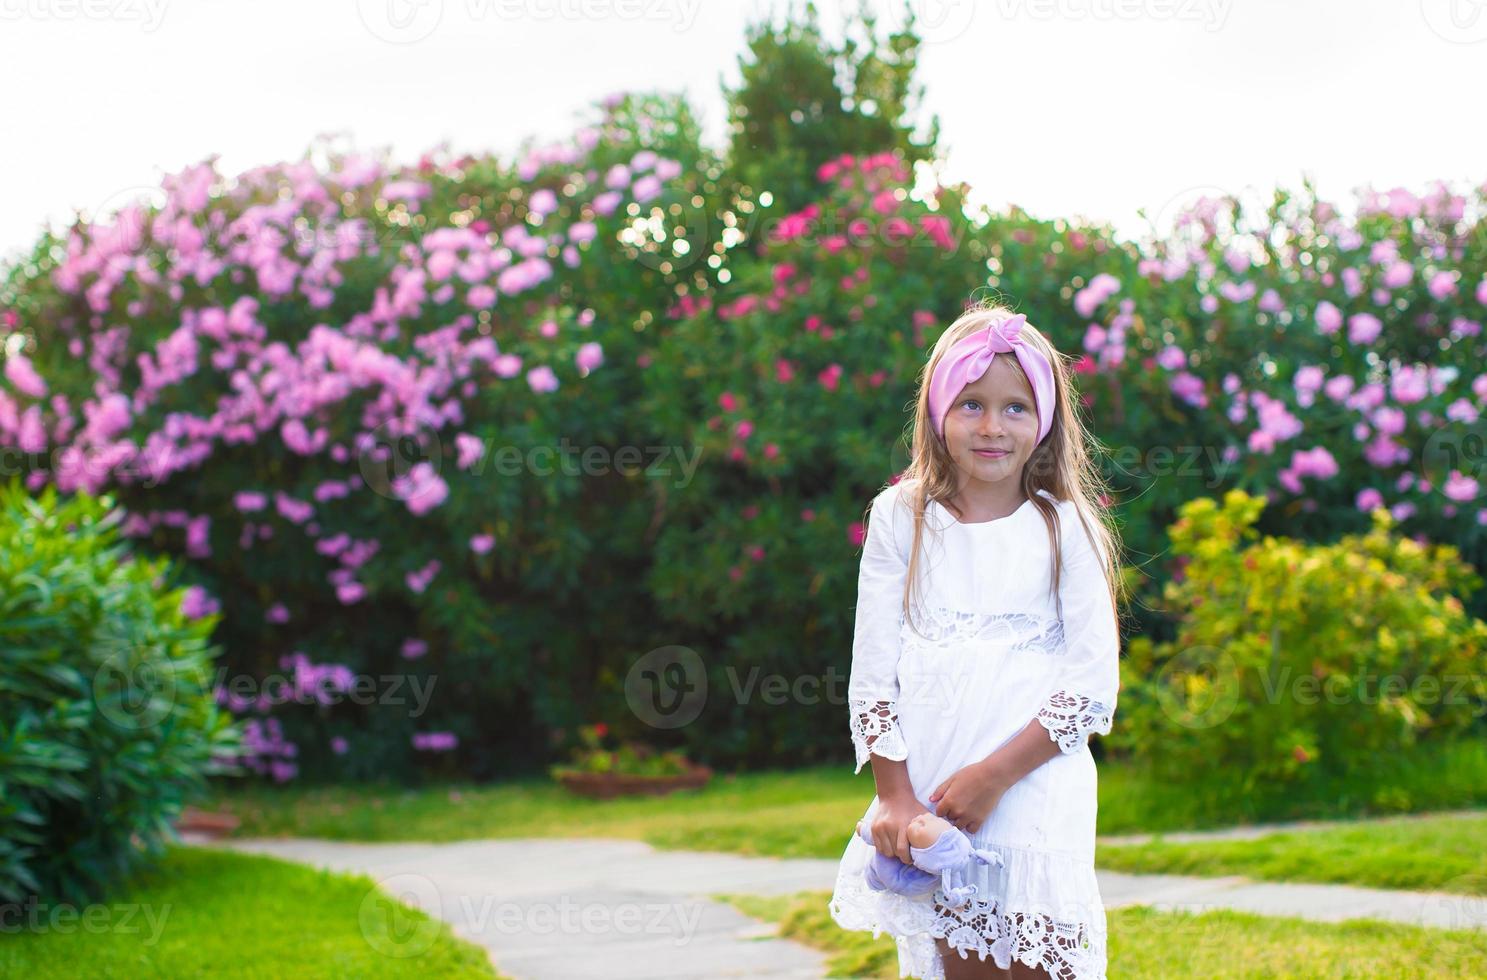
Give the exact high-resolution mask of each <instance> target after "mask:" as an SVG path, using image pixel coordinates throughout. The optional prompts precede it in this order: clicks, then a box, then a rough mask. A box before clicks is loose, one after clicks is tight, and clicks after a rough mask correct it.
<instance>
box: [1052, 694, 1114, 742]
mask: <svg viewBox="0 0 1487 980" xmlns="http://www.w3.org/2000/svg"><path fill="white" fill-rule="evenodd" d="M1113 715H1114V712H1112V711H1111V710H1110V707H1109V706H1108V705H1105V704H1101V703H1100V702H1099V701H1094V700H1091V699H1090V698H1087V697H1085V696H1084V695H1082V694H1070V693H1068V692H1067V691H1055V692H1054V693H1052V694H1050V695H1049V696H1048V700H1046V701H1044V702H1043V707H1041V708H1039V709H1038V715H1037V718H1038V721H1039V722H1041V723H1042V725H1043V727H1044V728H1046V729H1048V737H1049V738H1051V739H1053V741H1055V742H1057V743H1058V747H1059V751H1060V752H1064V753H1068V752H1075V751H1078V749H1079V748H1080V747H1081V746H1083V745H1084V744H1085V743H1086V742H1087V741H1088V740H1089V736H1090V733H1091V732H1094V733H1096V734H1099V735H1109V734H1110V725H1111V721H1112V716H1113Z"/></svg>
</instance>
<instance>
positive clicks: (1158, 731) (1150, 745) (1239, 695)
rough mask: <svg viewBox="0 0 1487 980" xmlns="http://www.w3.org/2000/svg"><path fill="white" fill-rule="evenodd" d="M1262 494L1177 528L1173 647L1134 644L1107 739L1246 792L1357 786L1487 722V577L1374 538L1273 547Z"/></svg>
mask: <svg viewBox="0 0 1487 980" xmlns="http://www.w3.org/2000/svg"><path fill="white" fill-rule="evenodd" d="M1264 507H1265V501H1264V499H1263V498H1261V497H1253V496H1250V495H1249V494H1246V493H1245V492H1244V491H1242V490H1231V491H1229V492H1228V493H1226V494H1225V495H1224V497H1223V500H1222V502H1219V501H1216V500H1214V499H1212V498H1207V497H1204V498H1199V499H1196V500H1193V501H1191V502H1189V503H1187V504H1185V505H1184V506H1183V507H1182V508H1181V517H1180V518H1179V520H1178V521H1177V522H1176V523H1175V524H1173V526H1172V528H1171V529H1170V534H1171V538H1172V548H1173V551H1174V552H1175V553H1176V554H1177V555H1178V556H1180V560H1182V561H1183V563H1184V564H1183V569H1182V573H1181V575H1180V577H1179V578H1178V579H1177V580H1175V581H1172V582H1168V583H1167V584H1166V587H1165V590H1164V594H1165V598H1166V601H1167V603H1168V606H1169V611H1170V612H1171V613H1172V614H1174V615H1175V616H1177V617H1179V620H1178V631H1177V636H1176V638H1175V639H1174V640H1172V641H1165V642H1153V640H1152V639H1151V638H1150V637H1145V636H1141V637H1135V638H1133V639H1132V640H1131V642H1130V644H1129V649H1128V652H1127V656H1126V657H1125V658H1124V659H1123V660H1122V663H1121V674H1122V681H1121V708H1120V713H1121V718H1122V721H1121V723H1120V724H1118V725H1117V726H1116V727H1115V731H1114V733H1113V734H1112V735H1111V737H1110V739H1109V741H1110V743H1111V745H1112V747H1116V748H1120V749H1124V750H1128V751H1129V752H1130V753H1131V754H1132V755H1133V756H1134V757H1135V758H1137V759H1138V760H1141V761H1143V762H1149V763H1150V764H1151V765H1152V766H1153V767H1154V768H1155V770H1156V771H1157V772H1159V773H1160V774H1162V775H1165V776H1170V777H1172V778H1175V779H1182V778H1185V777H1186V776H1187V775H1188V774H1190V773H1192V772H1194V771H1196V770H1198V769H1207V770H1214V769H1219V770H1222V771H1225V772H1229V773H1233V774H1234V776H1235V779H1236V780H1237V781H1239V782H1240V783H1242V785H1243V788H1244V789H1245V791H1246V792H1249V791H1252V790H1254V789H1255V788H1256V787H1259V786H1261V785H1266V786H1268V787H1269V788H1274V787H1276V786H1285V785H1289V784H1295V783H1298V782H1306V781H1309V780H1314V779H1318V778H1321V777H1322V776H1323V775H1324V774H1325V775H1332V776H1336V777H1342V778H1344V779H1345V778H1347V777H1348V776H1350V775H1356V774H1361V773H1364V772H1366V771H1367V770H1369V769H1370V768H1371V767H1374V766H1376V765H1377V764H1378V760H1379V759H1380V758H1381V757H1384V756H1386V755H1392V754H1396V753H1400V752H1403V751H1405V750H1407V749H1408V748H1409V747H1410V746H1411V745H1413V744H1414V743H1415V742H1416V741H1417V740H1419V739H1424V738H1429V739H1443V738H1449V737H1452V736H1459V735H1460V734H1462V733H1463V732H1465V731H1466V730H1467V729H1468V728H1469V727H1470V726H1471V725H1472V724H1473V723H1474V721H1476V720H1477V719H1479V718H1480V717H1481V716H1482V715H1483V713H1484V712H1487V682H1484V677H1487V623H1484V622H1483V621H1482V620H1480V619H1477V618H1475V617H1473V616H1471V615H1469V614H1468V613H1466V611H1465V609H1464V607H1463V605H1462V602H1461V600H1460V599H1459V598H1457V596H1458V595H1466V594H1469V593H1471V592H1473V591H1475V590H1476V589H1477V588H1478V587H1480V585H1481V584H1482V579H1481V577H1480V576H1479V575H1477V574H1476V573H1475V572H1474V571H1473V570H1472V569H1471V568H1470V567H1469V566H1467V565H1465V564H1464V563H1462V561H1461V559H1460V554H1459V552H1458V551H1457V549H1456V548H1455V547H1453V546H1451V545H1432V546H1422V545H1420V544H1418V543H1417V542H1415V541H1414V540H1412V539H1410V538H1403V537H1397V536H1396V535H1394V534H1393V533H1391V530H1392V528H1393V527H1394V525H1395V521H1394V518H1393V517H1392V516H1391V515H1390V514H1389V512H1388V511H1387V510H1385V509H1384V508H1376V509H1375V510H1373V511H1371V512H1370V515H1369V516H1370V519H1371V523H1372V527H1371V529H1370V530H1369V531H1367V532H1366V533H1364V534H1361V535H1347V536H1344V537H1342V538H1341V539H1339V540H1338V541H1336V542H1334V543H1331V544H1324V545H1307V544H1304V543H1302V542H1300V541H1296V540H1293V539H1289V538H1277V537H1271V536H1268V535H1267V536H1264V537H1263V538H1261V537H1260V534H1259V532H1258V531H1256V530H1255V529H1254V527H1253V525H1254V524H1255V521H1256V519H1257V518H1258V517H1259V516H1260V513H1261V511H1262V510H1263V509H1264Z"/></svg>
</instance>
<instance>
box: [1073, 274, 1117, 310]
mask: <svg viewBox="0 0 1487 980" xmlns="http://www.w3.org/2000/svg"><path fill="white" fill-rule="evenodd" d="M1119 289H1120V280H1119V279H1117V278H1115V277H1114V276H1112V275H1111V274H1110V273H1108V272H1102V273H1100V274H1099V275H1097V276H1095V277H1094V278H1093V279H1091V280H1090V281H1089V285H1087V286H1085V287H1084V288H1083V289H1081V290H1079V292H1077V293H1075V294H1074V312H1075V313H1078V314H1079V315H1080V316H1081V317H1083V318H1085V319H1088V318H1089V317H1091V316H1093V315H1094V312H1095V310H1096V309H1098V308H1099V306H1100V304H1101V303H1103V302H1105V301H1106V300H1107V299H1109V298H1110V297H1111V296H1113V295H1115V293H1116V292H1117V291H1118V290H1119Z"/></svg>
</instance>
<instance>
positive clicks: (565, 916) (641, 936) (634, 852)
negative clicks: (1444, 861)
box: [215, 832, 1487, 980]
mask: <svg viewBox="0 0 1487 980" xmlns="http://www.w3.org/2000/svg"><path fill="white" fill-rule="evenodd" d="M1221 833H1224V832H1221ZM1104 839H1105V838H1102V840H1104ZM1167 839H1169V840H1175V839H1177V835H1175V834H1174V835H1169V836H1168V837H1167ZM215 846H224V847H230V848H232V849H234V850H239V851H245V852H251V853H256V854H269V855H274V856H276V857H282V858H287V859H290V860H294V861H300V862H303V863H306V864H312V865H317V866H320V867H327V868H332V869H335V870H338V871H354V872H359V873H362V874H366V875H369V876H370V877H372V878H373V879H375V880H376V881H377V882H378V883H379V884H380V885H381V886H382V887H383V889H384V890H385V891H387V892H388V893H390V894H392V895H394V896H395V897H397V898H400V899H402V900H403V901H405V902H407V903H409V904H411V905H415V906H417V907H419V908H422V909H423V910H424V911H426V912H429V913H430V914H432V915H436V916H438V917H440V918H442V919H444V920H445V921H447V922H449V923H450V925H451V926H452V927H453V928H454V930H455V931H456V932H457V933H459V934H460V935H462V936H464V937H466V938H468V939H471V940H473V941H475V942H478V943H481V944H483V945H485V946H486V947H487V948H488V949H489V950H490V952H491V956H492V958H493V959H494V961H495V963H496V964H497V967H498V969H499V970H500V971H501V972H502V973H505V974H507V975H509V976H511V977H514V978H517V980H580V978H582V980H587V978H590V977H595V976H603V977H608V978H615V980H624V978H637V980H638V978H657V980H660V978H676V980H682V978H709V977H772V978H786V977H802V978H803V977H813V978H814V977H824V976H825V974H826V970H825V959H826V958H825V957H824V956H823V955H822V954H821V953H819V952H817V951H815V950H812V949H810V948H808V947H806V946H803V945H801V944H799V943H795V942H791V941H788V940H785V939H779V938H773V939H771V938H770V937H771V935H772V929H771V928H770V927H769V926H767V925H761V924H760V923H758V922H756V921H754V920H752V919H750V918H748V917H746V916H744V915H741V914H740V913H738V912H737V911H735V910H734V909H733V908H732V906H729V905H726V904H724V903H721V902H717V901H713V900H710V899H709V898H708V895H709V894H713V893H719V892H743V893H750V894H756V895H778V894H789V893H793V892H798V891H805V890H811V889H827V890H829V889H831V888H832V886H833V885H834V883H835V880H836V868H837V861H836V860H832V859H788V860H787V859H780V858H750V857H740V856H738V855H734V854H721V853H710V852H698V851H668V850H657V849H655V848H653V847H651V846H650V845H648V844H644V843H641V842H639V841H633V840H602V839H594V838H585V839H576V840H554V839H551V838H537V839H523V840H480V841H464V842H460V843H451V844H428V843H399V844H350V843H341V842H338V841H322V840H309V839H283V840H268V839H264V840H229V841H224V842H221V843H220V844H217V845H215ZM1098 877H1099V882H1100V894H1101V898H1102V899H1103V901H1104V903H1105V906H1106V907H1107V908H1117V907H1120V906H1123V905H1136V904H1141V905H1151V906H1153V907H1155V908H1157V909H1159V910H1163V911H1173V910H1182V911H1193V912H1204V911H1210V910H1213V909H1237V910H1241V911H1246V912H1256V913H1260V914H1264V915H1284V916H1296V917H1298V918H1302V919H1312V920H1316V921H1322V922H1336V921H1341V920H1344V919H1355V918H1373V919H1382V920H1385V921H1391V922H1399V923H1406V924H1409V925H1424V926H1437V927H1446V928H1458V929H1467V928H1477V929H1487V898H1482V897H1472V896H1467V895H1456V894H1448V893H1439V892H1402V891H1383V890H1379V889H1371V888H1355V887H1353V886H1350V885H1315V884H1301V883H1279V882H1260V881H1253V880H1250V879H1247V878H1242V877H1238V876H1228V877H1222V878H1198V877H1189V876H1184V875H1135V874H1123V873H1119V872H1111V871H1099V872H1098ZM368 921H372V922H374V923H375V921H376V920H375V919H372V920H368V918H367V917H366V916H363V930H364V931H366V929H367V928H368V926H367V925H366V923H367V922H368ZM369 941H375V942H383V943H386V942H388V941H389V940H388V939H387V938H386V937H383V936H378V937H372V938H370V939H369ZM399 941H400V942H404V943H407V942H411V941H416V937H415V938H414V939H412V940H409V939H406V938H403V939H400V940H399ZM408 952H409V950H408V949H407V948H406V947H405V948H403V949H402V950H401V951H394V955H399V954H400V953H401V954H403V955H406V954H407V953H408Z"/></svg>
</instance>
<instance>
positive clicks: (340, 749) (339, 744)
mask: <svg viewBox="0 0 1487 980" xmlns="http://www.w3.org/2000/svg"><path fill="white" fill-rule="evenodd" d="M350 748H351V746H349V745H347V744H346V740H345V739H344V738H342V737H341V736H339V735H336V736H334V737H332V738H331V740H330V750H331V751H332V752H334V753H335V754H336V755H345V754H346V752H347V751H348V750H349V749H350Z"/></svg>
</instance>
